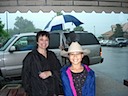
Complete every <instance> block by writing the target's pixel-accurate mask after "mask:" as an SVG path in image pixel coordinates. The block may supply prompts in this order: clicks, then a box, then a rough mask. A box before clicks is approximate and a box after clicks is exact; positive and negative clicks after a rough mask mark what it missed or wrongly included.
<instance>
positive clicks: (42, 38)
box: [37, 35, 49, 49]
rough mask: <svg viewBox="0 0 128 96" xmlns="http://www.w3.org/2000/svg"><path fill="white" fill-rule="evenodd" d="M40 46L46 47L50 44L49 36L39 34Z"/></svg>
mask: <svg viewBox="0 0 128 96" xmlns="http://www.w3.org/2000/svg"><path fill="white" fill-rule="evenodd" d="M37 44H38V48H41V49H46V48H47V47H48V46H49V38H48V37H46V36H45V35H44V36H39V38H38V42H37Z"/></svg>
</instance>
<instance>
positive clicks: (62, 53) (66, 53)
mask: <svg viewBox="0 0 128 96" xmlns="http://www.w3.org/2000/svg"><path fill="white" fill-rule="evenodd" d="M69 53H70V52H68V51H65V50H62V51H61V56H63V57H68V54H69ZM82 53H83V54H84V55H88V54H90V50H89V49H85V50H83V52H82Z"/></svg>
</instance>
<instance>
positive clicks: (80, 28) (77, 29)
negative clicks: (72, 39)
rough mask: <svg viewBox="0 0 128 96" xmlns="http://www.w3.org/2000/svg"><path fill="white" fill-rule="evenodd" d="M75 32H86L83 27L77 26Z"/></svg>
mask: <svg viewBox="0 0 128 96" xmlns="http://www.w3.org/2000/svg"><path fill="white" fill-rule="evenodd" d="M73 30H74V31H84V28H83V27H82V26H77V27H75V28H74V29H73Z"/></svg>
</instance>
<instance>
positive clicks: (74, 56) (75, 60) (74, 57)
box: [69, 52, 83, 65]
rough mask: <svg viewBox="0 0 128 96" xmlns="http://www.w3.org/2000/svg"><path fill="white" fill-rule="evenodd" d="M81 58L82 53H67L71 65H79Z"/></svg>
mask: <svg viewBox="0 0 128 96" xmlns="http://www.w3.org/2000/svg"><path fill="white" fill-rule="evenodd" d="M82 58H83V53H81V52H71V53H69V60H70V62H71V63H72V64H75V65H76V64H81V61H82Z"/></svg>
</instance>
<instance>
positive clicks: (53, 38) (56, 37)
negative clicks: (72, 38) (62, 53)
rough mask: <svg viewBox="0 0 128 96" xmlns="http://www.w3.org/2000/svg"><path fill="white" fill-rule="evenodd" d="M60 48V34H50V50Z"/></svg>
mask: <svg viewBox="0 0 128 96" xmlns="http://www.w3.org/2000/svg"><path fill="white" fill-rule="evenodd" d="M59 46H60V34H59V33H54V34H52V33H51V34H50V42H49V49H58V48H59Z"/></svg>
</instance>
